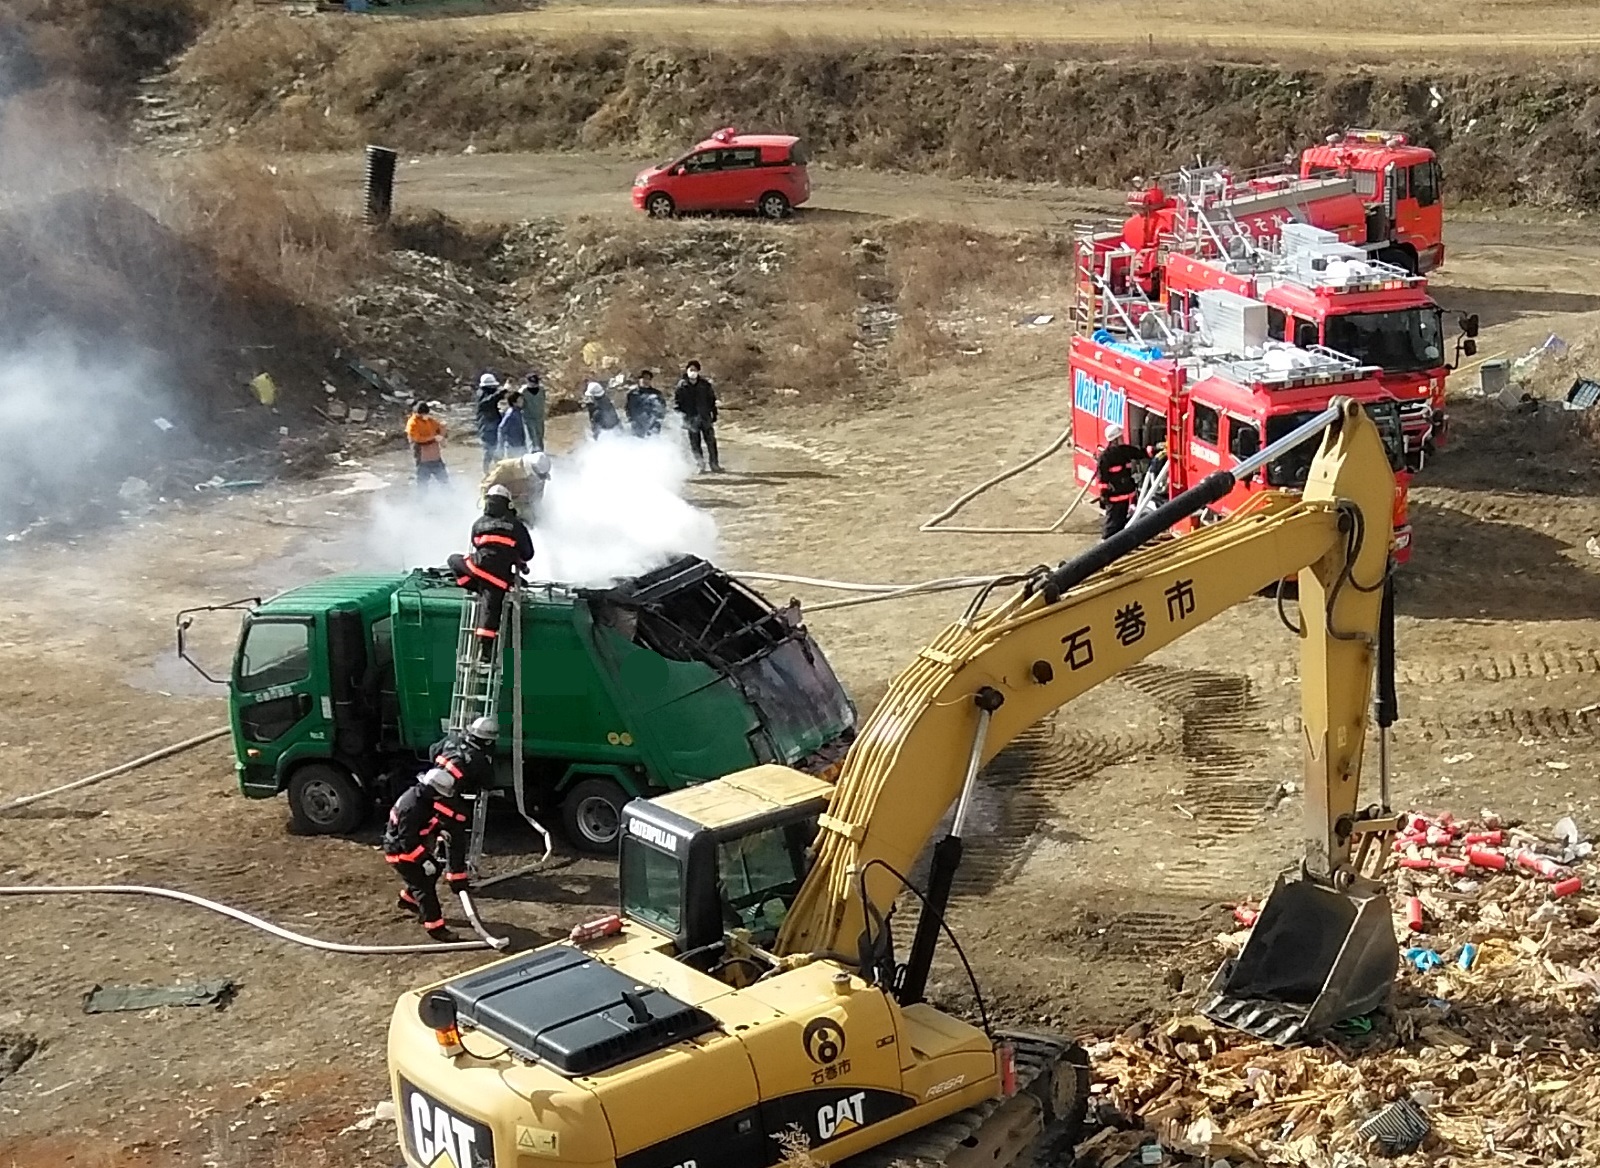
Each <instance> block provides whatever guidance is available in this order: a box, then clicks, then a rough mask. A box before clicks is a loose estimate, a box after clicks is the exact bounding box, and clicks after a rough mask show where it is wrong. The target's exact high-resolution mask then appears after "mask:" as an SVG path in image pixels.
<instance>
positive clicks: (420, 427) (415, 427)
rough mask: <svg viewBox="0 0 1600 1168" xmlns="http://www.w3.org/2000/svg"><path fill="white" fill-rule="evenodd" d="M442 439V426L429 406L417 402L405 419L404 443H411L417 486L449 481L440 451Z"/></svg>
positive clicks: (442, 453)
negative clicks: (415, 466)
mask: <svg viewBox="0 0 1600 1168" xmlns="http://www.w3.org/2000/svg"><path fill="white" fill-rule="evenodd" d="M443 437H444V424H443V423H442V422H440V421H439V419H438V418H436V417H434V416H433V407H432V406H431V405H429V404H428V403H427V402H425V401H419V402H418V403H417V404H416V405H414V406H412V407H411V416H410V417H409V418H407V419H406V441H408V442H410V443H411V457H412V459H413V460H414V461H415V462H416V464H417V486H419V487H424V486H427V485H428V484H429V483H432V482H440V483H445V482H449V481H450V473H449V472H448V471H447V470H445V466H444V451H443V450H442V449H440V440H441V439H442V438H443Z"/></svg>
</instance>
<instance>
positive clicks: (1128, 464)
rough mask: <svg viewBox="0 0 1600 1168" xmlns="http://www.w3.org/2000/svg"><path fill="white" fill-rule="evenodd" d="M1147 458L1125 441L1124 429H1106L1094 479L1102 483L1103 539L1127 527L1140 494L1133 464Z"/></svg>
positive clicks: (1101, 535)
mask: <svg viewBox="0 0 1600 1168" xmlns="http://www.w3.org/2000/svg"><path fill="white" fill-rule="evenodd" d="M1145 457H1147V455H1146V454H1145V452H1144V451H1143V450H1140V449H1139V448H1138V447H1137V446H1129V445H1128V444H1127V443H1126V442H1124V441H1123V440H1122V427H1121V426H1118V425H1116V424H1114V423H1113V424H1112V425H1110V426H1107V427H1106V447H1105V449H1104V450H1102V451H1101V452H1100V458H1099V460H1098V461H1097V462H1096V463H1095V468H1094V477H1095V478H1096V479H1098V480H1099V482H1100V506H1101V507H1102V508H1104V510H1105V513H1106V517H1105V525H1104V527H1103V528H1102V529H1101V532H1100V538H1101V539H1110V538H1111V537H1112V536H1113V535H1116V534H1117V532H1119V531H1121V530H1122V529H1123V528H1124V527H1126V526H1127V525H1128V511H1129V509H1130V508H1131V507H1132V506H1133V501H1134V499H1136V498H1138V495H1139V478H1138V475H1137V474H1135V472H1134V464H1135V463H1137V462H1138V461H1139V460H1140V459H1142V458H1145Z"/></svg>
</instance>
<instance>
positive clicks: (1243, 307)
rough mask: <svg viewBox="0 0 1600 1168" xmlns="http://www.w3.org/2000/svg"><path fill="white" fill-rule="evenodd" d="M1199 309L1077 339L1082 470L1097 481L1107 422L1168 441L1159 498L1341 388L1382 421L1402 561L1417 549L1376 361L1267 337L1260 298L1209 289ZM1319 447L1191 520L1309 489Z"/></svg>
mask: <svg viewBox="0 0 1600 1168" xmlns="http://www.w3.org/2000/svg"><path fill="white" fill-rule="evenodd" d="M1196 309H1197V312H1196V314H1194V315H1191V318H1190V321H1189V323H1188V324H1185V323H1183V322H1175V323H1173V324H1172V325H1170V326H1163V327H1162V329H1161V330H1160V332H1161V336H1160V337H1159V339H1152V340H1142V339H1138V338H1137V337H1135V338H1132V339H1128V340H1119V339H1117V338H1116V337H1114V336H1113V335H1112V334H1111V333H1110V332H1108V331H1106V330H1105V329H1100V330H1097V331H1096V332H1095V333H1094V334H1093V335H1092V336H1087V337H1086V336H1077V337H1074V338H1073V339H1072V347H1071V352H1070V356H1069V359H1068V368H1069V374H1070V377H1071V381H1072V441H1073V462H1074V472H1075V474H1076V477H1077V480H1078V481H1079V482H1080V483H1088V482H1090V481H1091V480H1092V479H1093V477H1094V470H1095V461H1096V459H1097V457H1098V454H1099V452H1100V451H1101V450H1102V449H1103V448H1104V447H1105V445H1106V436H1105V433H1106V428H1107V427H1108V426H1111V425H1113V424H1115V425H1120V426H1121V427H1122V428H1123V433H1124V435H1125V440H1126V441H1128V442H1130V443H1132V444H1133V445H1135V446H1139V447H1142V448H1146V449H1150V450H1155V451H1158V452H1161V451H1164V457H1165V468H1164V475H1165V482H1164V483H1162V484H1161V485H1160V487H1159V488H1158V489H1156V490H1155V491H1154V492H1153V493H1154V495H1155V497H1156V499H1157V501H1159V500H1161V499H1165V498H1170V497H1171V496H1173V495H1176V494H1177V493H1178V492H1180V491H1183V490H1187V489H1188V488H1189V487H1192V486H1194V485H1195V484H1196V483H1198V482H1199V481H1200V480H1201V479H1203V478H1204V477H1205V476H1206V475H1207V474H1209V473H1211V472H1212V471H1215V470H1219V469H1225V468H1227V467H1231V466H1234V465H1237V464H1238V463H1239V462H1240V461H1242V460H1243V459H1245V458H1248V457H1249V456H1250V455H1252V454H1254V453H1256V451H1258V450H1260V449H1261V448H1262V446H1263V445H1264V444H1266V443H1270V442H1274V441H1276V440H1277V439H1279V438H1282V437H1284V436H1285V435H1287V434H1288V433H1290V432H1291V431H1292V430H1294V429H1295V428H1296V427H1297V426H1299V425H1301V424H1302V423H1304V422H1305V421H1307V420H1309V419H1310V418H1312V417H1313V416H1315V415H1316V414H1317V413H1319V412H1321V411H1322V410H1323V409H1325V408H1326V407H1327V405H1328V403H1329V402H1330V401H1331V400H1332V399H1333V398H1334V397H1336V396H1344V397H1352V398H1355V399H1356V400H1357V401H1359V402H1361V403H1362V404H1363V406H1364V408H1365V409H1366V411H1367V413H1368V414H1369V415H1370V416H1371V417H1372V419H1373V420H1374V421H1375V422H1377V423H1378V429H1379V430H1380V432H1381V433H1382V434H1383V436H1384V442H1385V445H1386V446H1388V447H1389V451H1390V459H1391V464H1392V465H1393V466H1394V468H1395V506H1394V529H1395V554H1396V558H1397V559H1398V560H1399V561H1400V562H1402V563H1403V562H1405V561H1406V560H1407V559H1409V558H1410V552H1411V524H1410V521H1409V519H1408V515H1407V506H1406V495H1407V490H1408V488H1409V485H1410V478H1411V474H1410V471H1409V470H1408V469H1407V466H1406V459H1405V440H1404V436H1403V434H1402V432H1401V425H1400V410H1399V405H1398V403H1396V402H1395V401H1394V399H1393V398H1392V396H1391V395H1390V394H1389V392H1388V390H1387V389H1386V388H1385V387H1384V385H1383V383H1382V382H1381V381H1380V380H1379V377H1378V374H1379V370H1377V369H1376V368H1374V367H1372V366H1370V365H1363V364H1361V363H1360V362H1358V361H1356V360H1354V359H1353V358H1351V357H1348V356H1346V355H1344V354H1341V353H1338V352H1335V351H1333V350H1331V349H1327V348H1324V347H1322V346H1320V345H1316V346H1312V347H1309V348H1301V347H1299V346H1296V345H1293V344H1289V343H1287V342H1278V341H1273V340H1271V339H1270V338H1268V336H1267V335H1266V331H1267V312H1268V309H1267V305H1265V304H1264V303H1262V302H1260V301H1257V300H1251V299H1249V298H1247V297H1244V296H1240V295H1237V294H1235V293H1233V292H1228V291H1204V292H1201V293H1199V294H1198V298H1197V305H1196ZM1144 331H1145V332H1147V333H1153V332H1155V331H1156V330H1151V329H1146V330H1144ZM1246 354H1254V355H1246ZM1313 454H1314V451H1313V450H1312V449H1311V448H1310V447H1309V446H1303V447H1300V448H1299V449H1297V450H1295V451H1292V452H1290V453H1289V454H1287V455H1285V456H1284V457H1283V458H1281V459H1279V460H1278V461H1277V462H1274V463H1270V464H1269V465H1268V466H1267V467H1266V468H1265V471H1264V473H1262V474H1260V475H1253V476H1250V477H1249V478H1248V479H1247V480H1246V481H1244V482H1241V483H1240V484H1238V485H1237V486H1236V487H1235V488H1234V490H1233V491H1232V493H1230V494H1229V495H1227V496H1226V497H1225V498H1223V499H1222V500H1220V501H1219V502H1218V503H1217V504H1216V505H1215V507H1214V508H1213V509H1211V510H1210V511H1209V512H1207V513H1205V514H1203V515H1202V516H1201V517H1199V518H1198V519H1197V520H1195V521H1193V522H1194V523H1204V522H1207V521H1209V520H1213V519H1215V518H1217V517H1220V516H1222V515H1226V514H1229V513H1230V512H1232V511H1234V510H1235V509H1237V508H1238V507H1239V506H1241V505H1242V504H1243V503H1245V502H1246V501H1247V500H1248V499H1249V498H1250V497H1251V496H1252V495H1255V494H1258V493H1259V492H1261V491H1264V490H1267V489H1269V488H1287V489H1291V490H1293V489H1298V488H1301V487H1303V486H1304V485H1305V479H1306V474H1307V472H1308V470H1309V469H1310V465H1311V458H1312V456H1313ZM1158 456H1159V455H1158ZM1159 481H1160V480H1159V477H1157V476H1152V477H1151V478H1150V479H1147V487H1146V492H1145V494H1149V493H1151V490H1150V486H1149V484H1150V483H1151V482H1159ZM1143 498H1144V495H1142V496H1141V499H1143Z"/></svg>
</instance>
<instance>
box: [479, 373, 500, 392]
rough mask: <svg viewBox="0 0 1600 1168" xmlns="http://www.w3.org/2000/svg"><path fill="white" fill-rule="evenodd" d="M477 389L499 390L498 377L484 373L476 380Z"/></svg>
mask: <svg viewBox="0 0 1600 1168" xmlns="http://www.w3.org/2000/svg"><path fill="white" fill-rule="evenodd" d="M478 388H479V389H499V388H500V379H499V378H498V377H496V376H495V375H494V374H493V373H485V374H484V375H483V376H482V377H480V378H478Z"/></svg>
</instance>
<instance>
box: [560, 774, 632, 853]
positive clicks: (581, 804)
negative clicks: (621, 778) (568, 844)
mask: <svg viewBox="0 0 1600 1168" xmlns="http://www.w3.org/2000/svg"><path fill="white" fill-rule="evenodd" d="M627 802H628V793H627V792H626V791H624V790H623V789H622V784H621V783H619V782H617V781H616V780H615V779H602V778H592V779H583V780H582V781H580V782H578V783H575V784H573V787H572V789H571V790H570V791H568V792H567V794H566V797H565V798H564V799H562V800H561V827H562V830H563V831H565V832H566V834H567V839H569V840H571V841H572V844H573V846H575V847H576V848H577V849H578V850H579V851H582V852H587V853H589V854H590V855H591V856H615V855H616V854H617V837H618V835H620V834H621V832H622V809H623V807H624V806H626V805H627Z"/></svg>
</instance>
